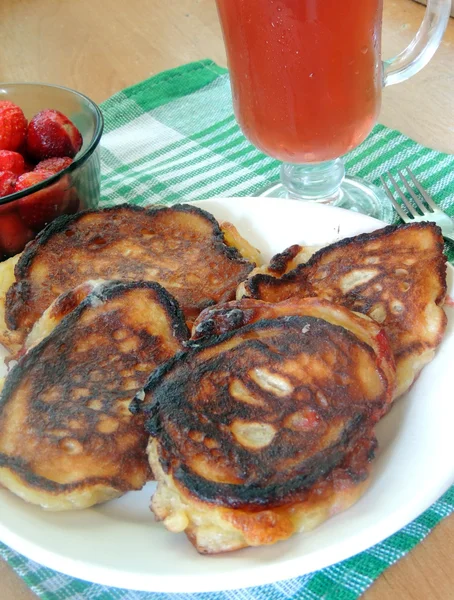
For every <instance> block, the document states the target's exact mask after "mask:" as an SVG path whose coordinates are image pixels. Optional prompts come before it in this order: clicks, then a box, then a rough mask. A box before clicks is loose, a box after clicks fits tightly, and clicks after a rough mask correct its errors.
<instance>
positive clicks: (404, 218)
mask: <svg viewBox="0 0 454 600" xmlns="http://www.w3.org/2000/svg"><path fill="white" fill-rule="evenodd" d="M380 179H381V182H382V185H383V187H384V188H385V194H386V195H387V196H388V198H389V199H390V200H391V204H392V205H393V206H394V210H395V211H396V213H397V214H398V215H399V217H400V218H401V219H402V221H408V215H407V214H406V213H405V212H404V211H403V210H402V209H401V207H400V204H399V203H398V202H396V200H395V199H394V196H393V194H392V192H391V190H390V188H389V186H388V184H387V183H386V181H385V178H384V177H383V175H382V176H381V177H380Z"/></svg>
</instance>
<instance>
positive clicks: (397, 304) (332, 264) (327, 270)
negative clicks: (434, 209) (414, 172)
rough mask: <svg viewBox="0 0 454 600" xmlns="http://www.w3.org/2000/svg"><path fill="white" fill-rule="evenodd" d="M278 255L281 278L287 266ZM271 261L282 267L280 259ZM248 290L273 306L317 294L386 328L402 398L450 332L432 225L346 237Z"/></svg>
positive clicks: (252, 282) (438, 240) (257, 279)
mask: <svg viewBox="0 0 454 600" xmlns="http://www.w3.org/2000/svg"><path fill="white" fill-rule="evenodd" d="M289 254H291V253H289ZM280 256H281V258H282V260H281V264H280V267H279V269H278V270H280V272H281V273H282V272H283V271H284V270H285V265H286V264H287V262H286V260H285V254H283V255H280ZM295 256H296V254H293V256H292V257H290V260H293V259H294V258H295ZM272 263H274V266H275V267H277V266H279V260H277V259H274V260H273V261H272ZM275 270H276V269H275ZM244 289H245V295H246V296H247V297H250V298H257V299H261V300H264V301H267V302H280V301H282V300H285V299H287V298H291V297H298V298H307V297H313V296H316V297H318V298H323V299H325V300H329V301H332V302H336V303H339V304H341V305H343V306H345V307H347V308H349V309H351V310H353V311H356V312H360V313H364V314H367V315H369V316H370V317H372V318H373V319H375V320H376V321H377V322H378V323H381V324H382V325H383V327H384V329H385V331H386V333H387V335H388V338H389V340H390V343H391V347H392V349H393V352H394V355H395V359H396V365H397V388H396V397H397V396H400V395H401V394H403V393H404V392H405V391H407V390H408V388H409V387H410V385H411V384H412V383H413V381H414V379H415V377H416V376H417V375H418V373H419V372H420V370H421V369H422V367H423V366H424V365H425V364H427V363H428V362H429V361H430V360H432V358H433V356H434V353H435V350H436V348H437V347H438V345H439V344H440V342H441V340H442V338H443V335H444V332H445V328H446V322H447V320H446V315H445V313H444V311H443V309H442V305H443V302H444V298H445V295H446V259H445V256H444V254H443V238H442V235H441V231H440V229H439V228H438V227H437V226H436V225H435V224H433V223H419V224H410V225H399V226H397V227H385V228H384V229H380V230H378V231H375V232H373V233H368V234H363V235H359V236H356V237H353V238H348V239H345V240H342V241H340V242H338V243H336V244H332V245H330V246H327V247H326V248H323V249H322V250H319V251H318V252H316V253H315V254H314V255H313V256H312V257H311V258H310V260H309V261H308V262H307V263H306V264H301V265H299V266H297V267H296V268H295V269H293V270H292V271H289V272H288V273H286V274H284V275H282V277H280V278H278V277H274V276H271V275H265V274H257V275H255V276H253V277H252V278H251V279H249V280H248V281H247V282H246V284H245V286H244Z"/></svg>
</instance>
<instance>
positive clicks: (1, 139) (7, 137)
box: [0, 100, 27, 150]
mask: <svg viewBox="0 0 454 600" xmlns="http://www.w3.org/2000/svg"><path fill="white" fill-rule="evenodd" d="M26 133H27V119H26V118H25V115H24V113H23V112H22V109H21V108H19V106H17V105H16V104H14V103H13V102H10V101H9V100H1V101H0V150H17V149H18V148H19V146H21V144H22V143H23V142H24V140H25V135H26Z"/></svg>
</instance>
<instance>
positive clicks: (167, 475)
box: [131, 299, 395, 553]
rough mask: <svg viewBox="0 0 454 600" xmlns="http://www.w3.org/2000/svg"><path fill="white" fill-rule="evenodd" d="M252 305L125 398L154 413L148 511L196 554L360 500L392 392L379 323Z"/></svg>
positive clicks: (316, 306) (282, 534)
mask: <svg viewBox="0 0 454 600" xmlns="http://www.w3.org/2000/svg"><path fill="white" fill-rule="evenodd" d="M253 303H254V301H252V302H251V301H247V305H248V309H249V308H252V310H253V311H254V318H253V319H251V320H250V322H249V324H246V325H244V326H242V327H239V328H238V329H235V326H233V327H231V329H233V331H226V330H228V329H229V328H228V327H225V326H224V325H223V326H222V330H223V331H226V332H225V333H223V334H222V335H219V336H214V337H210V338H209V339H208V340H206V341H203V340H195V341H193V342H190V346H189V349H188V350H187V351H186V352H183V353H179V354H177V355H176V356H175V357H174V358H173V359H171V360H170V361H169V362H167V363H166V364H164V365H162V366H161V367H158V369H157V370H156V371H155V372H154V373H153V374H152V375H151V376H150V379H149V381H148V383H147V385H146V387H145V397H144V396H143V394H140V395H139V396H137V397H136V399H135V401H134V402H133V403H132V405H131V409H132V410H133V411H140V410H143V411H145V412H146V413H147V421H146V428H147V430H148V431H149V433H150V436H151V437H150V442H149V445H148V456H149V460H150V465H151V468H152V470H153V474H154V476H155V478H156V479H157V481H158V487H157V491H156V493H155V495H154V496H153V499H152V510H153V512H154V513H155V515H156V517H157V518H158V520H163V521H164V524H165V526H166V527H167V528H168V529H169V530H171V531H174V532H178V531H185V532H186V534H187V535H188V537H189V539H190V540H191V542H192V543H193V544H194V546H195V547H196V548H197V550H198V551H199V552H202V553H216V552H224V551H229V550H236V549H238V548H243V547H245V546H258V545H262V544H272V543H274V542H277V541H279V540H283V539H286V538H288V537H289V536H290V535H292V534H293V533H295V532H297V531H302V530H304V531H307V530H309V529H311V528H312V527H314V526H316V525H317V524H319V523H320V522H322V521H323V520H325V519H326V518H328V517H329V516H331V515H332V514H335V513H336V512H338V511H339V510H343V509H344V508H347V507H348V506H350V505H351V504H352V503H353V502H355V501H356V500H357V498H358V497H359V496H360V495H361V494H362V493H363V491H364V490H365V488H366V485H367V476H368V473H369V469H370V464H369V463H370V460H371V459H372V456H373V451H374V448H375V444H376V442H375V437H374V432H373V430H374V425H375V423H376V422H377V420H378V419H379V418H380V417H381V416H382V415H383V414H384V412H385V411H386V408H387V406H388V404H389V402H390V401H391V398H392V393H393V389H394V383H395V378H394V375H395V373H394V365H393V358H392V354H391V352H390V350H389V348H388V347H387V345H386V339H385V338H384V335H383V332H382V331H381V328H380V326H379V325H378V324H376V323H374V322H373V321H372V320H370V319H368V318H367V317H364V316H362V315H360V316H357V315H355V314H353V313H351V312H350V311H348V310H346V309H345V308H342V307H340V306H335V305H332V304H330V303H328V302H325V301H320V300H317V299H311V300H299V301H298V300H296V301H294V302H288V303H284V304H283V305H282V306H280V305H275V306H274V307H269V306H268V305H266V304H265V303H262V302H255V303H254V304H255V306H254V307H252V304H253ZM240 305H241V303H240ZM237 310H238V311H241V310H242V307H241V306H240V308H238V309H237ZM244 322H245V323H248V320H247V319H245V321H244ZM214 331H217V330H216V329H214ZM142 400H143V402H142Z"/></svg>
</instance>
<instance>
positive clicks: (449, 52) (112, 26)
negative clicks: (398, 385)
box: [0, 0, 454, 600]
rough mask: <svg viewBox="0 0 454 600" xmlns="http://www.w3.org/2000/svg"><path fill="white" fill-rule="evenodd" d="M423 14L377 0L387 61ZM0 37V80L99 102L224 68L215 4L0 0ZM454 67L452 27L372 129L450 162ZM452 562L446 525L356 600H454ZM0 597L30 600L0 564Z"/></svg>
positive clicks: (405, 4) (453, 533)
mask: <svg viewBox="0 0 454 600" xmlns="http://www.w3.org/2000/svg"><path fill="white" fill-rule="evenodd" d="M423 13H424V7H422V6H420V5H418V4H416V3H414V2H412V0H385V19H384V35H383V38H384V57H385V58H388V57H390V56H392V55H394V54H396V53H397V52H398V51H400V50H401V49H403V48H404V47H405V45H406V44H408V42H409V41H410V40H411V38H412V37H413V35H414V33H415V32H416V30H417V28H418V25H419V23H420V22H421V20H422V16H423ZM0 36H1V39H2V52H1V53H0V80H1V81H41V82H48V83H58V84H61V85H65V86H69V87H72V88H76V89H78V90H80V91H81V92H83V93H85V94H87V95H88V96H90V97H91V98H93V99H94V100H95V101H97V102H101V101H102V100H105V99H106V98H108V97H109V96H110V95H112V94H113V93H115V92H117V91H118V90H120V89H122V88H124V87H126V86H129V85H132V84H134V83H137V82H138V81H141V80H143V79H145V78H147V77H150V76H151V75H154V74H156V73H158V72H160V71H162V70H164V69H169V68H172V67H176V66H178V65H180V64H182V63H185V62H189V61H193V60H198V59H201V58H207V57H209V58H212V59H213V60H215V61H216V62H218V63H219V64H222V65H225V53H224V48H223V43H222V38H221V33H220V29H219V25H218V22H217V15H216V10H215V5H214V0H165V1H163V0H148V1H147V2H143V0H127V2H123V1H120V0H96V2H93V1H92V0H73V1H72V2H70V1H65V2H62V1H61V0H1V2H0ZM453 65H454V21H452V22H451V24H450V26H449V29H448V32H447V34H446V36H445V38H444V40H443V42H442V46H441V48H440V50H439V51H438V53H437V55H436V56H435V58H434V59H433V61H432V62H431V64H430V66H429V67H427V68H426V69H424V70H423V71H422V72H421V73H419V74H418V75H417V76H415V77H414V78H413V79H411V80H410V81H407V82H405V83H403V84H401V85H399V86H394V87H391V88H389V89H387V90H385V93H384V99H383V110H382V113H381V117H380V121H381V122H382V123H384V124H385V125H387V126H389V127H394V128H395V129H399V130H400V131H402V132H403V133H405V134H406V135H408V136H410V137H411V138H413V139H415V140H416V141H418V142H420V143H422V144H424V145H426V146H429V147H431V148H434V149H436V150H440V151H445V152H453V153H454V102H453V98H454V69H453ZM422 484H423V483H422ZM390 493H392V490H390ZM453 554H454V516H452V517H451V518H449V519H446V520H445V521H444V522H443V523H442V524H441V525H439V526H438V527H437V528H436V529H435V530H434V531H433V532H432V533H431V535H430V536H429V537H428V538H427V540H425V541H424V542H423V543H422V544H420V545H419V546H418V547H417V548H416V549H415V550H414V551H413V552H411V553H410V554H409V555H408V556H407V557H406V558H404V559H403V560H401V561H400V562H399V563H397V565H395V566H394V567H392V568H390V569H388V570H387V571H386V572H385V573H384V574H383V575H382V576H381V577H380V578H379V579H378V581H377V582H376V583H375V584H374V585H373V586H372V587H371V588H370V590H368V591H367V592H366V594H365V595H364V599H365V600H429V599H430V600H454V569H453V568H452V566H453V563H452V556H453ZM0 597H1V599H2V600H31V599H32V598H36V596H35V595H34V594H32V592H30V591H29V590H28V589H27V588H26V586H25V585H24V584H23V582H22V581H21V580H20V579H19V578H18V577H17V576H16V575H15V574H14V573H13V572H12V571H11V570H10V568H9V567H7V566H6V565H4V563H3V564H2V563H1V561H0Z"/></svg>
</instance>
